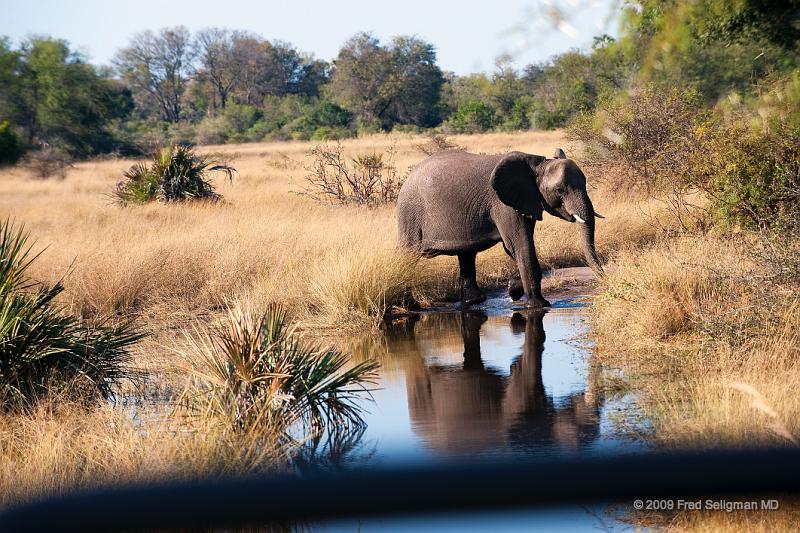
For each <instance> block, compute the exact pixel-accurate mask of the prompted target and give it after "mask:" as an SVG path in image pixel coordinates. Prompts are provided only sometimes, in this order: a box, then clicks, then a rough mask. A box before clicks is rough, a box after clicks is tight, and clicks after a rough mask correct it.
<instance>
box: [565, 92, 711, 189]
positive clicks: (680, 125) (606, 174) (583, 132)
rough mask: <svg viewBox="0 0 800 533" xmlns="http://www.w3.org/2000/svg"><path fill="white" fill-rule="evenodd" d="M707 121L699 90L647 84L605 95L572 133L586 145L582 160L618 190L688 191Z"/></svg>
mask: <svg viewBox="0 0 800 533" xmlns="http://www.w3.org/2000/svg"><path fill="white" fill-rule="evenodd" d="M707 120H708V112H707V111H706V109H705V106H704V103H703V102H702V100H701V98H700V96H699V93H697V91H694V90H693V89H688V90H685V89H678V88H674V89H668V90H661V89H659V88H657V87H656V86H654V85H647V86H645V87H643V88H640V89H637V90H634V91H631V92H630V93H629V94H627V95H622V96H618V97H604V98H602V99H601V100H600V102H599V103H598V106H597V111H596V112H594V113H583V114H581V115H579V116H578V117H577V118H576V120H575V121H573V122H572V123H571V124H570V125H569V126H568V128H567V130H566V136H567V138H568V139H569V140H571V141H573V142H578V143H580V144H581V145H582V147H583V151H582V153H581V163H582V165H583V166H584V167H586V168H589V169H593V170H595V171H596V172H595V173H596V174H597V179H599V180H604V181H605V182H606V183H607V184H608V185H610V188H611V189H612V190H616V191H619V190H631V189H634V190H638V191H640V192H645V193H650V194H653V193H660V192H664V191H666V190H671V189H673V188H678V189H679V190H681V191H682V190H683V186H684V185H686V184H687V183H689V182H691V181H692V180H691V179H688V177H687V173H688V172H690V169H689V168H688V165H687V163H688V162H689V161H690V160H692V159H694V157H695V154H696V152H697V151H698V150H700V146H699V144H700V143H699V139H698V138H697V136H696V135H695V133H696V131H698V130H697V128H701V127H703V125H704V124H705V123H706V122H707Z"/></svg>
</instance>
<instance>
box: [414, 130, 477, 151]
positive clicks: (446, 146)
mask: <svg viewBox="0 0 800 533" xmlns="http://www.w3.org/2000/svg"><path fill="white" fill-rule="evenodd" d="M415 146H416V148H417V150H419V151H420V152H422V153H423V154H425V155H433V154H436V153H439V152H443V151H445V150H462V151H463V150H466V148H464V147H463V146H461V145H459V144H458V143H455V142H453V141H451V140H450V139H448V138H447V136H446V135H442V134H440V133H434V134H432V135H429V136H428V141H427V142H425V143H421V144H416V145H415Z"/></svg>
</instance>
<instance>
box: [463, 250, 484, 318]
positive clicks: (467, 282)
mask: <svg viewBox="0 0 800 533" xmlns="http://www.w3.org/2000/svg"><path fill="white" fill-rule="evenodd" d="M476 255H477V254H476V253H475V252H468V253H461V254H458V267H459V270H460V273H459V283H460V284H461V302H462V303H463V304H465V305H475V304H479V303H483V302H485V301H486V294H484V292H483V291H482V290H481V289H480V287H478V282H477V280H476V272H475V256H476Z"/></svg>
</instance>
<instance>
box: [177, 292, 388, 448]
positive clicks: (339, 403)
mask: <svg viewBox="0 0 800 533" xmlns="http://www.w3.org/2000/svg"><path fill="white" fill-rule="evenodd" d="M187 339H188V343H189V350H190V351H191V352H192V353H191V354H186V355H188V356H192V355H194V356H195V358H196V363H195V365H194V368H193V373H194V375H195V379H194V380H193V382H192V384H191V385H190V387H189V388H188V389H187V391H186V392H185V393H184V399H185V400H187V401H188V403H189V405H190V406H193V407H194V408H195V409H196V410H197V411H199V412H200V413H202V414H203V415H205V416H206V417H214V418H218V419H220V420H222V421H224V422H225V424H226V426H227V427H229V428H231V429H232V430H234V431H241V430H244V431H247V430H250V429H251V428H253V427H258V428H267V429H269V430H271V431H272V432H273V434H275V435H279V436H280V438H282V439H283V438H285V439H287V440H289V432H290V431H291V430H293V429H296V428H297V427H298V426H299V427H300V428H302V430H303V433H304V434H319V433H320V432H321V431H322V430H323V429H328V430H329V431H339V430H347V429H350V428H354V427H359V426H361V424H362V419H361V407H360V405H359V401H360V400H361V399H362V396H363V395H365V394H367V395H368V394H369V389H368V388H367V385H369V384H372V383H374V379H375V377H376V376H375V371H376V369H377V367H378V364H377V362H375V361H365V362H362V363H359V364H355V365H353V366H351V367H349V368H348V364H349V358H348V356H347V355H345V354H343V353H341V352H339V351H337V350H334V349H327V348H320V347H318V346H306V345H305V344H304V343H303V342H301V340H300V338H299V336H298V335H297V333H296V331H295V328H294V327H293V326H290V325H289V324H288V322H287V317H286V312H285V311H284V309H283V307H281V306H279V305H275V304H271V305H270V306H269V307H268V309H267V311H266V312H265V313H264V314H262V315H256V314H253V313H252V312H250V311H247V310H244V309H243V308H242V306H241V305H238V306H233V307H230V308H229V309H228V315H227V317H226V319H225V321H224V325H223V326H222V327H219V328H214V329H210V330H206V331H205V332H200V334H199V335H194V336H190V335H187Z"/></svg>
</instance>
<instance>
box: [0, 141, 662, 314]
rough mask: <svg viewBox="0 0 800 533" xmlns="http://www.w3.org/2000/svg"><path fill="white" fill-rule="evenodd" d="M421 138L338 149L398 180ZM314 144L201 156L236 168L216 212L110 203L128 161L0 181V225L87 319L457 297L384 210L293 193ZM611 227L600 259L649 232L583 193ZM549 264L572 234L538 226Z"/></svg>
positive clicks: (506, 269)
mask: <svg viewBox="0 0 800 533" xmlns="http://www.w3.org/2000/svg"><path fill="white" fill-rule="evenodd" d="M454 141H455V142H457V143H458V144H460V145H463V146H466V147H467V148H469V149H470V150H472V151H476V152H484V153H492V152H502V151H506V150H510V149H520V150H526V151H529V152H532V153H542V154H550V153H551V152H552V151H553V149H554V148H555V147H558V146H560V145H561V144H562V138H561V136H560V134H559V133H534V132H531V133H518V134H487V135H480V136H461V137H455V138H454ZM422 142H424V138H421V137H414V136H410V135H400V136H392V135H381V136H373V137H368V138H365V139H358V140H350V141H345V142H344V143H343V145H344V148H345V153H346V155H348V156H355V155H357V154H363V153H368V152H373V151H380V152H382V151H385V150H388V149H389V148H390V147H394V148H395V150H396V155H395V163H396V165H397V167H398V169H399V171H400V172H401V173H405V171H406V169H407V168H409V167H411V166H412V165H414V164H416V163H417V162H419V161H420V160H422V159H423V158H424V157H425V155H424V154H423V153H422V152H421V151H420V150H419V149H418V147H417V145H418V144H421V143H422ZM312 146H313V144H311V143H300V142H297V143H286V142H284V143H266V144H247V145H234V146H219V147H208V148H207V150H209V151H214V152H219V153H221V154H222V155H223V156H224V157H225V158H227V159H229V160H230V162H231V163H232V164H233V165H234V166H235V167H236V168H237V169H238V170H239V176H238V177H237V178H236V179H235V180H234V182H233V183H232V184H229V183H224V182H219V183H218V184H217V185H218V190H219V192H221V193H222V194H223V195H224V197H225V200H226V202H225V203H224V204H221V205H214V204H203V203H201V204H186V205H148V206H133V207H128V208H122V207H119V206H117V205H114V204H113V202H112V200H111V198H110V196H109V193H110V192H111V191H112V190H113V188H114V185H115V183H116V182H117V181H118V180H119V178H120V175H121V172H122V171H123V170H124V169H126V168H127V167H128V166H129V165H130V164H131V163H132V161H129V160H108V161H97V162H88V163H81V164H78V165H76V167H75V168H73V169H70V171H69V172H68V173H67V176H66V179H65V180H63V181H60V180H50V181H42V180H36V179H32V178H30V177H28V176H26V175H25V173H24V171H23V170H6V171H2V172H0V216H2V217H6V216H10V217H13V218H15V219H17V220H18V221H20V222H24V223H25V225H26V226H27V228H28V229H30V230H31V233H32V235H33V237H34V238H35V239H37V244H39V245H41V246H43V247H44V246H46V247H47V250H46V251H45V253H44V255H43V257H42V259H41V260H40V261H39V262H38V263H37V265H36V269H35V271H34V275H36V276H38V277H39V278H41V279H54V278H60V277H61V276H62V275H63V274H64V273H65V272H66V271H67V270H68V269H69V267H70V265H72V269H73V271H72V273H71V274H70V276H69V277H68V279H67V282H66V287H67V290H66V292H65V295H64V298H65V300H66V301H67V302H68V303H69V304H70V306H71V307H72V308H73V309H74V310H76V311H77V312H80V313H81V314H83V315H93V314H102V315H105V314H113V313H118V314H122V315H128V314H132V313H134V314H137V315H140V316H141V317H142V318H143V319H144V320H150V321H153V322H159V323H166V324H168V323H172V322H175V321H179V320H181V319H182V318H187V317H193V316H196V315H198V314H203V313H208V312H213V311H214V310H216V309H218V308H219V307H220V306H221V305H222V304H223V303H224V302H225V301H227V300H230V299H234V298H239V297H242V298H246V299H248V300H250V301H253V302H256V303H258V302H267V301H273V302H277V303H281V304H283V305H285V306H286V307H287V308H288V309H290V310H291V312H292V314H293V315H294V316H295V317H296V318H298V319H301V320H304V321H312V322H314V323H315V324H317V325H319V324H328V325H336V326H342V325H347V324H351V323H353V321H354V320H358V319H359V318H360V319H362V320H364V319H366V320H369V321H371V322H373V323H375V318H376V317H377V318H380V316H381V315H382V313H381V312H380V309H379V308H380V307H381V305H382V303H383V302H388V303H389V304H390V305H391V304H392V303H394V302H395V301H397V298H398V297H399V296H402V295H404V294H408V293H413V294H414V296H415V297H416V298H417V299H418V300H420V301H422V302H423V303H427V302H430V301H432V300H436V299H441V298H448V297H453V296H454V295H455V279H456V275H457V270H456V261H455V259H454V258H438V259H435V260H426V261H420V262H417V261H414V260H412V259H409V258H403V257H401V254H399V253H398V252H397V251H396V250H395V242H396V237H395V234H396V223H395V211H394V208H393V207H384V208H378V209H368V208H359V207H342V206H330V205H320V204H317V203H315V202H314V201H312V200H311V199H309V198H307V197H305V196H301V195H298V194H294V192H295V191H298V190H300V189H301V188H302V185H303V178H304V175H305V170H304V167H305V166H306V165H307V164H308V163H309V156H308V151H309V150H310V149H311V147H312ZM593 197H594V199H595V203H596V204H597V207H598V210H599V211H601V212H603V213H604V214H605V215H606V216H607V219H606V220H604V221H601V223H600V224H599V227H598V231H597V241H598V249H599V250H600V253H601V254H609V253H611V252H613V251H614V250H616V249H618V248H620V247H621V246H623V245H624V244H625V243H630V242H644V241H647V240H649V239H651V238H652V237H653V235H655V234H657V233H658V229H657V228H656V227H655V226H654V225H653V223H652V221H651V220H650V218H649V217H648V216H646V215H645V214H644V213H639V212H635V211H634V212H631V210H630V208H629V206H628V205H624V204H613V203H611V202H609V201H608V200H607V199H605V198H604V197H603V195H602V193H600V192H598V191H595V192H594V193H593ZM537 245H538V247H539V255H540V259H541V262H542V264H543V265H544V266H546V267H553V266H565V265H577V264H582V256H581V253H580V249H579V243H578V235H577V230H576V228H575V227H574V225H570V224H565V223H563V222H561V221H558V220H555V219H549V220H545V221H544V222H543V223H542V224H541V226H540V228H538V229H537ZM514 270H515V266H514V265H513V263H512V262H511V261H510V260H509V259H508V258H507V257H506V255H505V254H504V252H503V251H502V248H501V247H499V246H497V247H495V248H494V249H492V250H490V251H488V252H486V253H484V254H481V255H480V256H479V273H480V276H481V282H482V283H484V284H488V285H503V284H504V283H505V281H506V280H507V279H508V277H509V276H510V275H511V274H512V273H513V272H514Z"/></svg>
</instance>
